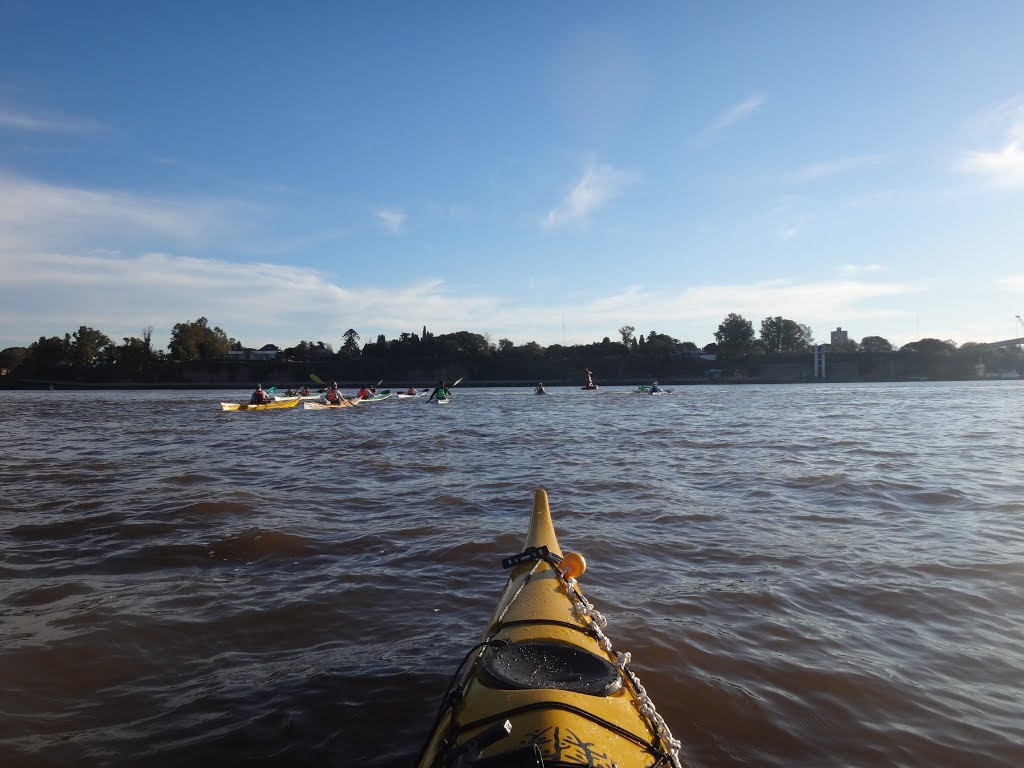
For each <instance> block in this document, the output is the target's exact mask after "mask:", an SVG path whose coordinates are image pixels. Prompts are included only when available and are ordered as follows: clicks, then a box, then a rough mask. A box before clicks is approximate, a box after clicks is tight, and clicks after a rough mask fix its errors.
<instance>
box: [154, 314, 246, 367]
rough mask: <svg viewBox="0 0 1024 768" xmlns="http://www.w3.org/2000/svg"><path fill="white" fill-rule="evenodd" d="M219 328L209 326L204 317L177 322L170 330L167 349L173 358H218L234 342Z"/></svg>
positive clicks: (224, 353)
mask: <svg viewBox="0 0 1024 768" xmlns="http://www.w3.org/2000/svg"><path fill="white" fill-rule="evenodd" d="M235 343H236V342H235V340H234V339H229V338H228V336H227V334H226V333H224V331H223V330H221V329H220V328H217V327H214V328H210V326H209V324H208V322H207V320H206V318H205V317H200V318H199V319H198V320H196V321H195V322H194V323H178V324H176V325H175V326H174V328H173V329H172V330H171V341H170V344H168V345H167V349H168V351H169V352H170V354H171V357H173V358H174V359H175V360H180V361H182V362H186V361H189V360H220V359H221V358H223V357H224V356H225V355H226V354H227V353H228V352H229V351H230V350H231V346H232V345H233V344H235Z"/></svg>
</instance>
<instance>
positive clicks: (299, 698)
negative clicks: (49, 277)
mask: <svg viewBox="0 0 1024 768" xmlns="http://www.w3.org/2000/svg"><path fill="white" fill-rule="evenodd" d="M231 395H233V396H234V399H238V398H239V397H246V396H247V393H244V392H237V393H227V394H226V393H224V392H216V391H210V392H186V393H182V392H123V393H121V392H107V391H104V392H72V393H67V392H37V393H27V392H5V393H3V394H2V395H0V434H2V435H3V437H4V448H3V451H2V453H0V487H2V496H3V498H2V503H3V507H2V511H0V545H2V555H0V576H2V580H0V765H2V766H72V765H73V766H100V765H104V766H134V765H146V766H180V765H194V766H242V765H245V766H262V765H266V766H270V765H274V766H278V765H293V766H355V765H373V766H385V767H386V768H389V767H391V766H395V767H397V766H407V765H410V764H412V763H414V762H415V758H416V756H417V754H418V752H419V749H420V748H421V746H422V743H423V741H424V739H425V738H426V735H427V730H428V729H429V726H430V724H431V722H432V720H433V716H434V714H435V712H436V709H437V706H438V703H439V699H440V697H441V695H442V693H443V691H444V688H445V686H446V685H447V682H448V678H449V676H450V675H451V673H452V672H453V671H454V668H455V666H456V664H457V663H458V660H459V659H461V657H462V655H463V654H464V653H465V651H466V650H467V649H468V648H469V647H470V646H471V645H472V644H473V643H474V642H475V641H476V639H477V638H478V636H479V634H480V632H481V631H482V630H483V627H484V623H485V621H486V619H487V618H488V616H489V615H490V611H491V609H492V608H493V605H494V602H495V600H496V599H497V596H498V594H499V592H500V590H501V588H502V585H503V583H504V579H505V574H504V573H503V572H502V570H501V568H500V565H499V561H500V559H501V558H502V557H504V556H506V555H510V554H514V553H516V552H518V551H519V550H520V549H521V547H522V542H523V538H524V535H525V532H526V526H527V522H528V516H529V510H530V504H531V498H532V494H533V490H534V489H535V488H536V487H539V486H542V487H545V488H546V489H547V490H548V493H549V495H550V498H551V506H552V512H553V516H554V519H555V525H556V529H557V531H558V533H559V537H560V540H561V544H562V545H563V548H566V549H575V550H578V551H581V552H583V553H584V554H585V555H586V557H587V559H588V563H589V570H588V571H587V573H586V574H585V575H584V577H583V578H582V580H581V585H582V587H583V588H584V590H585V591H586V593H587V596H588V597H589V598H590V599H591V600H592V601H593V602H594V603H595V604H596V605H597V607H598V608H599V609H600V610H601V611H602V612H603V613H604V614H605V615H606V616H607V617H608V619H609V625H608V628H607V632H608V634H609V636H610V637H611V638H612V639H613V641H614V642H615V645H616V647H617V648H619V649H622V650H629V651H630V652H631V653H632V655H633V666H634V669H635V670H636V671H637V673H638V674H639V676H640V678H641V680H642V681H643V682H644V684H645V685H646V687H647V689H648V691H649V692H650V693H651V695H652V697H653V699H654V701H655V702H656V703H657V705H658V710H659V711H660V712H661V713H662V714H663V715H664V717H665V718H666V720H667V721H668V723H669V725H670V726H671V727H672V730H673V732H674V734H675V735H676V736H677V737H679V738H681V739H682V740H683V742H684V749H683V757H684V758H685V760H686V761H687V762H689V763H692V764H693V765H695V766H882V765H884V766H971V767H972V768H978V767H981V766H1020V765H1024V699H1022V690H1024V475H1022V471H1024V461H1022V456H1024V385H1022V384H1021V383H1020V382H978V383H907V384H896V385H877V384H874V385H820V386H775V387H768V386H764V387H762V386H736V387H687V388H680V389H677V391H676V392H675V393H674V394H672V395H669V396H657V397H652V396H641V395H632V394H628V393H627V392H626V391H625V390H624V389H619V390H618V391H616V390H615V389H614V388H611V389H601V390H600V391H598V392H580V391H579V390H578V389H558V388H551V389H549V394H548V395H547V396H543V397H541V396H536V395H534V394H532V391H531V390H529V389H522V390H519V389H515V390H513V389H470V388H465V387H459V388H457V389H456V390H455V397H454V399H453V400H452V402H451V403H450V404H449V405H447V406H440V407H439V406H436V405H433V404H431V405H427V404H425V403H424V402H422V401H416V400H410V401H399V400H397V399H395V398H393V399H391V400H389V401H387V402H383V403H378V404H373V405H365V406H360V407H359V408H354V409H345V410H341V411H303V410H298V409H296V410H288V411H274V412H269V411H268V412H253V413H245V412H243V413H222V412H220V410H219V405H218V403H219V402H220V401H221V400H223V399H232V398H231Z"/></svg>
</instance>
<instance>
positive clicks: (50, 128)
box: [0, 102, 106, 133]
mask: <svg viewBox="0 0 1024 768" xmlns="http://www.w3.org/2000/svg"><path fill="white" fill-rule="evenodd" d="M0 127H3V128H8V129H13V130H16V131H27V132H29V133H100V132H102V131H104V130H106V128H105V126H104V125H103V124H102V123H100V122H98V121H96V120H89V119H83V118H76V117H67V116H62V115H53V116H43V115H38V114H31V113H29V112H26V111H25V110H22V109H18V108H17V107H13V106H11V105H9V104H5V103H3V102H0Z"/></svg>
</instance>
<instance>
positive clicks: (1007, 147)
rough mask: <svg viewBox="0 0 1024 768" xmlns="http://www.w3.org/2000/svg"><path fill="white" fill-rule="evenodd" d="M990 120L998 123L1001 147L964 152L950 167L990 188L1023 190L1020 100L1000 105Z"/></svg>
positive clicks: (1023, 114) (1023, 140)
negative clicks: (999, 124)
mask: <svg viewBox="0 0 1024 768" xmlns="http://www.w3.org/2000/svg"><path fill="white" fill-rule="evenodd" d="M993 119H998V120H1000V121H1001V123H1002V130H1003V132H1004V139H1003V142H1004V143H1003V144H1002V146H1001V147H999V148H997V149H990V150H971V151H969V152H964V153H963V154H962V155H961V156H960V158H959V159H958V160H957V162H956V163H955V165H954V168H955V169H956V170H958V171H961V172H963V173H967V174H969V175H972V176H975V177H977V178H979V179H981V180H982V181H983V182H985V183H986V184H989V185H991V186H993V187H999V188H1017V187H1024V101H1022V100H1021V99H1015V100H1012V101H1009V102H1007V103H1005V104H1003V105H1000V107H998V108H997V109H996V110H995V113H994V116H993Z"/></svg>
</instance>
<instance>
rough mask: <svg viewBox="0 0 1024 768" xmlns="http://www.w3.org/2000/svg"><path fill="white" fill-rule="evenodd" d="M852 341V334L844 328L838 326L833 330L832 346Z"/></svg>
mask: <svg viewBox="0 0 1024 768" xmlns="http://www.w3.org/2000/svg"><path fill="white" fill-rule="evenodd" d="M849 341H850V336H849V334H847V332H846V331H844V330H843V329H842V328H836V329H835V330H834V331H832V346H836V345H837V344H846V343H848V342H849Z"/></svg>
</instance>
